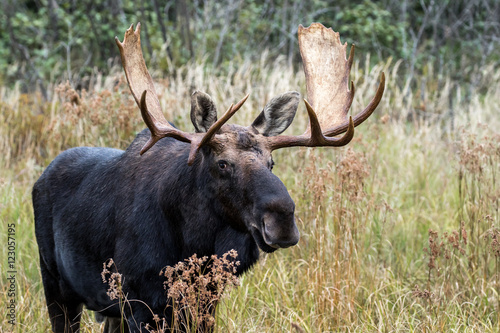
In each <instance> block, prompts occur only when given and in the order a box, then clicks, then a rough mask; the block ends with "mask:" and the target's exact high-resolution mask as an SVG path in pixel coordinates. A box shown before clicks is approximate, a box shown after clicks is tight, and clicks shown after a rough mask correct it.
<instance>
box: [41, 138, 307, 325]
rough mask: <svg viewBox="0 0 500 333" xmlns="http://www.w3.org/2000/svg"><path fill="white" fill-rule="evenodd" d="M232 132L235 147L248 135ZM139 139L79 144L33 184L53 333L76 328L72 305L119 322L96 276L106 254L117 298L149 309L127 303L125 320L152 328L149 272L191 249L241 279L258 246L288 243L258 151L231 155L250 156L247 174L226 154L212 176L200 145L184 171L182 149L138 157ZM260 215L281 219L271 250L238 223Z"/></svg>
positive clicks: (283, 208) (288, 213) (155, 306)
mask: <svg viewBox="0 0 500 333" xmlns="http://www.w3.org/2000/svg"><path fill="white" fill-rule="evenodd" d="M236 133H238V134H237V135H236V136H238V137H239V140H240V141H242V142H240V143H237V144H238V145H239V146H241V149H248V145H249V144H252V143H251V142H250V141H251V138H250V137H251V136H253V135H249V134H248V133H246V132H245V131H241V132H236ZM148 136H149V130H144V131H143V132H141V133H140V134H139V135H138V136H137V138H136V139H135V140H134V142H133V143H132V144H131V145H130V147H129V148H128V149H127V150H126V151H120V150H117V149H110V148H88V147H80V148H73V149H70V150H68V151H65V152H63V153H62V154H61V155H59V156H58V157H57V158H56V159H55V160H54V161H53V162H52V163H51V164H50V165H49V167H48V168H47V169H46V170H45V172H44V173H43V175H42V176H41V177H40V179H39V180H38V181H37V182H36V184H35V186H34V189H33V205H34V210H35V226H36V235H37V239H38V243H39V249H40V258H41V269H42V277H43V282H44V286H45V293H46V297H47V303H48V305H49V312H52V313H51V317H52V318H55V319H54V322H55V324H56V325H57V323H59V322H60V326H61V328H60V332H65V331H64V328H62V326H63V325H64V326H65V327H66V331H68V329H67V327H68V326H71V323H68V322H66V321H65V320H63V318H66V317H67V318H70V322H71V320H73V321H74V322H78V320H77V319H78V316H79V314H80V312H81V309H82V305H85V306H86V307H87V308H88V309H91V310H94V311H98V312H99V313H100V314H102V315H104V316H106V317H110V318H113V317H116V318H120V312H119V311H120V308H119V307H118V304H117V302H116V301H113V300H111V299H110V298H109V296H108V295H107V294H106V292H107V288H108V286H107V285H106V284H104V283H103V282H102V279H101V275H100V274H99V272H100V271H102V269H103V263H104V262H105V261H106V260H107V259H109V258H113V260H114V262H115V264H116V267H118V269H119V271H120V273H121V274H122V275H123V276H124V277H125V279H124V284H123V289H124V290H125V291H126V292H127V298H128V299H138V300H141V301H143V302H145V303H146V304H147V305H148V306H149V309H148V308H147V307H145V306H144V305H143V304H142V303H132V306H133V311H132V312H133V320H134V322H137V323H142V325H144V324H145V323H150V324H153V323H152V322H151V317H152V313H156V314H164V313H165V309H166V308H167V297H166V296H165V290H164V288H163V283H162V282H163V280H162V278H161V277H160V276H159V274H158V273H159V272H160V271H161V270H162V269H163V268H164V267H165V266H167V265H171V266H173V265H174V264H176V263H177V262H179V261H182V260H183V259H185V258H188V257H190V256H191V255H192V254H195V253H196V254H197V255H198V256H205V255H207V256H209V255H212V254H216V255H219V256H221V255H222V254H224V253H226V252H228V251H229V250H232V249H234V250H236V251H237V253H238V260H239V261H240V263H241V265H239V266H238V271H237V274H241V273H242V272H244V271H246V270H247V269H248V268H249V267H250V266H251V265H253V264H254V263H255V262H256V261H257V259H258V258H259V245H258V243H259V242H260V246H261V248H262V249H263V250H264V251H267V252H272V251H274V250H276V249H277V248H278V247H287V246H290V245H293V244H295V243H297V241H298V230H297V228H296V226H295V223H294V220H293V211H294V204H293V201H292V199H291V198H290V196H289V195H288V192H287V191H286V188H285V186H284V185H283V184H282V183H281V181H280V180H279V179H278V178H277V177H276V176H275V175H273V174H272V173H271V172H270V167H271V164H270V163H271V162H270V161H269V160H266V163H265V165H261V163H258V161H256V156H257V154H258V153H257V154H256V153H253V152H248V151H246V152H243V151H242V152H241V153H240V154H238V155H239V156H240V158H241V156H244V155H245V154H247V155H254V154H255V155H254V156H248V158H249V160H248V163H250V162H252V163H253V164H252V168H251V170H250V168H248V165H247V167H246V170H243V168H244V167H245V163H239V164H238V166H236V165H234V164H233V163H232V162H230V161H226V160H229V158H227V157H226V160H224V161H226V162H227V163H228V164H229V163H231V164H233V165H228V166H225V167H224V168H225V169H229V168H232V170H225V169H224V170H222V169H221V167H220V166H219V161H218V160H215V161H214V160H213V154H212V153H211V152H210V150H208V149H207V150H206V151H203V152H201V154H200V157H199V159H198V160H196V162H195V163H194V164H193V165H192V166H189V167H188V166H187V165H186V160H187V158H188V154H189V144H187V143H184V142H179V141H177V140H174V139H170V138H167V139H164V140H161V141H160V142H158V144H157V145H155V146H154V148H153V149H152V150H151V153H150V154H146V155H144V156H141V155H140V154H139V151H140V148H141V147H142V146H143V145H144V144H145V143H146V141H147V138H148ZM249 140H250V141H249ZM254 147H258V145H255V146H254ZM154 152H156V153H154ZM250 159H253V161H250ZM256 162H257V163H256ZM158 167H159V168H160V170H158ZM238 168H241V169H239V170H238ZM227 171H229V172H231V174H227ZM235 174H239V175H235ZM245 174H246V175H245ZM247 177H248V178H247ZM245 178H246V179H245ZM242 182H246V183H247V184H246V186H245V190H246V191H243V192H242V193H240V194H239V193H236V192H238V191H236V190H235V189H237V188H241V186H242V184H241V183H242ZM252 182H253V183H254V184H250V183H252ZM266 188H267V189H269V190H266ZM221 200H222V202H224V204H221ZM266 205H267V206H266ZM247 207H248V208H249V209H246V208H247ZM245 210H247V212H245ZM245 214H248V215H247V216H245ZM264 214H274V215H276V220H277V219H278V218H280V217H279V216H282V219H283V220H284V221H280V222H284V223H282V226H283V227H284V229H283V227H282V228H281V230H280V231H279V232H282V233H283V234H284V237H281V239H280V236H279V235H278V236H277V237H276V239H277V241H276V245H274V244H272V243H270V244H272V246H270V245H268V244H267V243H266V242H265V241H264V239H263V238H262V236H260V235H254V236H252V231H251V230H249V229H251V227H250V228H249V227H247V225H248V222H247V221H245V219H246V218H248V217H250V216H263V215H264ZM254 233H258V232H257V230H255V232H254ZM55 313H59V315H56V314H55ZM166 317H167V318H168V317H169V316H168V315H167V316H166ZM57 318H59V319H60V320H58V319H57ZM56 332H59V331H58V330H57V329H56Z"/></svg>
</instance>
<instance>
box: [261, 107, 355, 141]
mask: <svg viewBox="0 0 500 333" xmlns="http://www.w3.org/2000/svg"><path fill="white" fill-rule="evenodd" d="M304 103H305V105H306V109H307V114H308V116H309V124H310V129H308V131H307V132H306V133H304V134H302V135H298V136H294V135H280V136H273V137H269V138H267V145H268V147H269V149H270V150H276V149H280V148H285V147H297V146H302V147H320V146H323V147H326V146H328V147H341V146H345V145H346V144H348V143H349V142H351V140H352V138H353V137H354V122H353V119H352V117H349V123H348V125H347V132H346V133H345V134H344V135H343V136H342V137H340V138H330V137H326V136H325V135H324V133H323V131H322V129H321V125H320V123H319V120H318V117H317V115H316V113H315V112H314V110H313V108H312V106H311V104H309V102H307V101H306V100H304Z"/></svg>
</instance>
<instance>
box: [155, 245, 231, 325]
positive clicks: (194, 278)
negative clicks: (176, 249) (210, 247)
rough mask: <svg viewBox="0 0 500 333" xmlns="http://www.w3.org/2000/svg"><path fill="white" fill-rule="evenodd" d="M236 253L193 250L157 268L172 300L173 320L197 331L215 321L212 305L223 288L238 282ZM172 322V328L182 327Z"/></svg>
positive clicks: (226, 288) (213, 305)
mask: <svg viewBox="0 0 500 333" xmlns="http://www.w3.org/2000/svg"><path fill="white" fill-rule="evenodd" d="M237 256H238V253H237V252H236V251H235V250H231V251H229V252H227V253H225V254H224V255H222V257H218V256H216V255H212V256H211V257H210V260H209V258H208V257H207V256H204V257H201V258H198V256H197V255H196V254H194V255H192V256H191V257H189V258H188V259H185V260H184V261H181V262H179V263H177V264H176V265H175V266H173V267H171V266H167V267H165V268H164V269H163V270H162V271H161V272H160V275H163V276H164V277H165V278H166V281H165V282H164V286H165V290H167V295H168V297H169V299H170V300H171V302H172V307H173V310H174V311H173V316H174V318H173V322H174V323H175V325H178V326H185V327H184V329H187V330H188V331H192V330H193V327H194V328H195V329H196V331H197V332H198V331H199V332H202V331H204V328H206V327H212V326H214V324H215V307H216V305H217V302H219V301H220V300H221V298H222V296H223V293H224V291H225V290H228V289H229V288H231V287H234V286H238V285H239V279H238V277H237V276H236V268H237V266H238V265H239V264H240V262H239V261H236V260H235V259H236V257H237ZM175 325H174V328H176V329H177V328H182V327H177V326H175Z"/></svg>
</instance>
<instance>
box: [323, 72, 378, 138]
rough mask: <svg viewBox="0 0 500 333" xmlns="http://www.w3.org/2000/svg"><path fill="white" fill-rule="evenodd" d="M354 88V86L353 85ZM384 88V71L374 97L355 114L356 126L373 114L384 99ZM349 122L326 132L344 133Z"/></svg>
mask: <svg viewBox="0 0 500 333" xmlns="http://www.w3.org/2000/svg"><path fill="white" fill-rule="evenodd" d="M353 88H354V87H353ZM384 90H385V74H384V72H382V74H381V75H380V83H379V85H378V88H377V92H376V93H375V96H374V97H373V99H372V100H371V101H370V103H368V105H367V106H366V108H365V109H364V110H363V111H361V112H360V113H358V114H357V115H355V116H354V126H355V127H356V126H358V125H359V124H361V123H362V122H364V121H365V120H366V119H368V117H370V116H371V114H372V113H373V111H375V109H376V108H377V106H378V104H379V103H380V100H381V99H382V96H383V95H384ZM348 126H349V124H348V123H347V122H345V123H343V124H341V125H338V126H336V127H333V128H330V129H328V130H326V131H325V132H324V134H325V136H336V135H339V134H342V133H344V132H345V131H346V130H347V127H348Z"/></svg>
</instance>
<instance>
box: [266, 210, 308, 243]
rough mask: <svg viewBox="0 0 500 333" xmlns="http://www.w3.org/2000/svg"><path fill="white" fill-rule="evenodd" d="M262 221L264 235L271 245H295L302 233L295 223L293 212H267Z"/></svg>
mask: <svg viewBox="0 0 500 333" xmlns="http://www.w3.org/2000/svg"><path fill="white" fill-rule="evenodd" d="M262 223H263V225H262V227H263V230H262V236H263V238H264V241H265V242H266V243H267V244H268V245H269V246H272V247H275V248H278V247H281V248H285V247H290V246H292V245H295V244H297V242H298V241H299V238H300V234H299V230H298V229H297V226H296V225H295V218H294V215H293V212H292V213H291V214H290V213H285V214H278V213H276V212H266V213H264V215H263V219H262Z"/></svg>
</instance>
